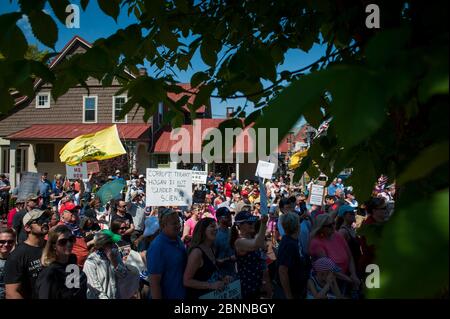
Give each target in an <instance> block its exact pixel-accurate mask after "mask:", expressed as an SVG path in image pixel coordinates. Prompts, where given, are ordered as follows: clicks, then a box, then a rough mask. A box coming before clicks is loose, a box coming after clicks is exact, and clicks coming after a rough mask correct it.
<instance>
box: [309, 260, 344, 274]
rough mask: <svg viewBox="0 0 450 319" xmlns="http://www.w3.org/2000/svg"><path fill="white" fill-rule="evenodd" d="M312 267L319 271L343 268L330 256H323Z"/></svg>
mask: <svg viewBox="0 0 450 319" xmlns="http://www.w3.org/2000/svg"><path fill="white" fill-rule="evenodd" d="M312 268H313V270H314V271H315V272H318V271H332V272H340V271H341V269H340V268H339V267H338V266H337V265H336V264H335V263H334V261H333V260H331V259H330V258H328V257H321V258H319V259H317V260H316V261H314V262H313V263H312Z"/></svg>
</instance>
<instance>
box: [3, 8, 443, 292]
mask: <svg viewBox="0 0 450 319" xmlns="http://www.w3.org/2000/svg"><path fill="white" fill-rule="evenodd" d="M47 2H48V3H50V6H51V8H52V10H53V11H54V13H55V15H56V17H57V18H58V19H59V20H61V19H63V18H64V13H63V12H62V10H61V8H62V5H61V4H60V1H46V0H36V1H25V0H20V1H18V3H19V4H20V12H14V13H7V14H3V15H0V29H1V30H2V32H1V33H0V54H2V55H3V56H4V58H3V59H0V100H1V101H2V104H1V107H2V109H1V110H0V112H1V113H6V112H8V110H9V109H10V108H11V107H12V106H13V99H12V96H11V94H10V92H11V90H18V91H19V92H20V93H21V94H26V95H32V94H34V93H33V87H32V83H33V82H32V79H33V77H36V76H38V77H41V78H43V79H44V81H45V82H47V83H50V84H52V86H53V88H52V94H53V97H54V98H55V99H57V98H58V97H60V96H61V95H63V94H64V93H65V92H67V90H68V89H69V88H70V87H72V86H74V85H77V84H81V85H84V86H85V87H87V86H86V84H85V83H86V81H87V79H88V78H89V77H93V78H97V79H99V80H100V81H102V83H103V85H108V84H110V83H111V81H112V79H113V78H117V79H118V80H119V81H120V82H121V84H122V85H123V89H122V90H121V92H122V93H123V92H127V94H128V97H129V98H128V102H127V104H126V105H125V106H124V111H123V114H122V115H125V113H126V112H129V111H130V110H131V109H132V108H133V106H134V105H136V104H137V105H138V106H139V107H142V108H144V109H145V116H144V120H148V119H149V118H150V116H151V115H152V114H153V113H155V112H156V111H157V105H158V102H159V101H163V102H165V103H166V104H167V105H168V106H169V108H170V110H169V112H167V113H166V114H165V117H164V121H165V122H166V123H171V124H172V126H174V127H175V126H180V125H181V124H182V115H183V112H182V106H183V105H182V104H183V103H186V102H187V98H183V99H180V100H178V101H173V100H171V99H170V98H168V97H167V93H168V92H173V93H177V94H179V93H180V88H179V87H177V86H176V84H177V81H176V68H178V69H180V70H186V69H189V68H190V67H191V59H192V57H193V55H194V54H195V53H196V52H198V51H199V52H200V55H201V57H202V60H203V61H204V62H205V65H206V67H205V68H203V69H201V70H195V71H196V72H195V73H194V74H193V76H192V77H191V81H190V82H191V84H192V86H193V87H195V88H196V91H195V92H184V93H186V94H187V95H195V98H194V102H193V105H190V106H189V109H190V110H191V114H192V118H194V116H195V111H196V109H198V107H199V106H200V105H202V104H203V103H205V101H207V100H208V99H209V98H210V97H211V96H212V97H219V98H221V99H224V100H226V99H231V98H239V97H244V98H246V99H247V100H248V102H249V103H253V104H254V105H256V106H258V107H257V109H256V110H255V111H254V112H253V113H251V114H249V115H247V117H246V118H245V119H244V121H243V124H245V125H250V124H252V123H253V122H256V127H266V128H269V127H277V128H279V133H278V136H279V139H280V140H281V139H282V138H283V137H284V136H285V135H286V133H287V132H288V131H289V130H290V128H291V127H292V126H293V125H294V123H296V122H297V120H298V119H299V118H300V117H301V116H304V117H305V118H306V120H307V121H308V122H309V123H310V124H312V125H313V126H314V127H318V126H319V125H320V124H321V123H322V122H323V121H325V120H327V121H330V120H331V121H330V128H329V129H328V131H327V134H326V135H324V136H322V137H320V138H317V139H315V141H314V143H313V145H312V147H311V149H310V150H309V152H308V159H307V160H305V161H304V165H302V167H301V168H299V170H298V173H301V172H303V171H306V172H307V173H308V174H309V175H310V176H312V177H314V176H317V175H318V173H319V171H318V170H317V168H316V166H315V165H314V163H315V164H316V165H317V166H318V167H319V169H320V171H322V172H324V173H325V174H327V175H328V176H330V177H331V176H334V175H336V174H338V173H339V171H340V170H341V169H343V168H345V167H353V168H354V173H353V175H352V177H351V181H350V182H351V184H353V186H354V187H355V191H356V195H357V197H358V200H359V201H363V200H365V199H367V198H368V197H369V195H370V191H371V188H372V186H373V183H374V182H375V178H376V176H379V175H380V174H387V175H388V176H390V177H391V178H392V179H398V182H399V185H401V189H400V194H401V196H400V200H399V201H398V203H396V205H397V207H396V213H395V216H394V218H393V219H392V221H391V222H389V224H388V225H386V229H383V231H382V233H383V236H382V237H381V238H380V242H379V251H380V253H379V254H378V260H377V262H379V263H380V265H381V266H382V267H381V271H382V276H383V282H382V287H383V288H382V289H380V290H379V291H377V292H374V293H373V294H372V296H374V297H401V296H414V297H429V296H434V295H435V293H436V292H438V291H440V290H441V288H442V287H443V286H448V283H446V280H447V281H448V270H447V271H444V270H443V266H445V265H447V266H448V260H447V261H446V262H447V263H446V264H445V261H444V262H443V263H440V261H441V260H442V257H441V256H446V255H447V254H448V200H447V201H445V200H444V195H445V191H443V190H447V194H448V177H447V176H448V138H447V133H448V123H447V117H448V83H449V80H448V58H447V57H448V51H449V49H448V43H449V34H448V31H447V28H445V26H444V25H443V23H444V22H445V21H448V10H446V9H445V6H446V3H441V2H437V1H433V2H426V3H425V2H419V1H405V0H389V1H387V0H386V1H379V6H380V10H381V13H382V14H381V26H382V28H381V29H379V30H377V29H368V28H366V26H365V19H366V12H365V5H366V2H365V1H327V2H325V1H302V0H283V1H271V0H260V1H231V2H230V1H221V0H220V1H189V0H175V1H172V0H108V1H106V0H97V2H98V4H99V7H100V8H101V10H102V11H103V12H104V13H105V14H107V15H108V16H111V17H112V18H113V19H115V20H117V17H118V15H119V13H120V10H127V12H128V14H129V15H131V14H134V15H135V16H136V18H137V19H138V22H137V23H136V24H132V25H130V26H127V27H125V28H123V29H120V30H118V31H117V32H116V33H115V34H113V35H111V36H110V37H108V38H102V39H98V40H97V41H96V42H95V43H94V46H93V48H92V49H90V50H88V52H87V53H86V54H84V55H74V56H72V57H71V58H70V59H68V60H67V61H64V62H63V63H61V64H60V65H58V66H57V67H55V68H53V69H51V70H50V69H49V67H48V65H47V64H46V61H45V59H44V61H30V60H31V59H30V58H29V57H25V54H26V52H27V42H26V39H25V37H24V36H23V34H22V31H21V30H20V29H19V28H18V27H17V25H16V23H17V21H18V19H20V18H21V17H22V14H25V15H27V16H28V17H29V18H30V22H31V25H32V29H33V32H34V34H35V35H36V37H37V38H38V40H39V41H41V42H42V43H43V44H45V45H47V46H48V47H50V48H52V47H53V46H54V44H55V42H56V40H57V33H55V25H54V22H53V21H51V20H52V18H51V17H50V16H48V15H46V14H44V13H43V12H42V9H43V8H44V6H45V4H46V3H47ZM62 2H63V1H61V3H62ZM88 4H89V1H88V0H83V1H81V6H82V9H83V10H87V9H89V7H88ZM44 31H45V32H44ZM314 44H320V45H323V46H324V47H325V48H326V50H325V54H324V56H323V57H321V58H320V59H319V60H318V61H315V62H314V63H312V64H310V65H308V66H302V65H300V63H301V61H299V66H298V70H289V71H287V70H283V71H281V72H279V73H278V72H277V70H278V69H279V66H280V65H281V64H282V63H283V62H284V59H285V56H286V52H287V51H288V50H289V49H298V50H302V51H305V52H308V51H309V50H310V49H311V48H312V46H313V45H314ZM144 62H148V63H150V65H151V66H152V67H153V68H155V69H157V70H158V71H157V72H156V73H155V74H152V75H151V76H143V77H137V78H136V79H129V78H124V77H123V76H122V75H123V72H124V70H129V71H131V72H133V73H137V68H136V65H139V64H143V63H144ZM264 81H269V82H270V83H271V84H270V85H266V86H263V83H267V82H264ZM243 114H245V113H244V112H238V113H237V114H236V119H235V120H233V121H231V122H229V123H228V124H229V125H234V126H237V124H238V121H236V120H237V119H240V117H241V116H244V115H243ZM245 115H246V114H245ZM239 123H240V124H239V125H241V124H242V122H239ZM302 164H303V163H302ZM296 176H297V177H298V175H296ZM421 199H423V200H424V201H426V202H423V201H421ZM430 199H431V201H430ZM426 203H428V206H427V205H426ZM424 210H426V211H427V215H426V218H424V217H423V214H419V212H422V213H423V212H424ZM437 220H439V221H440V223H437V222H436V221H437ZM419 226H420V227H419ZM443 226H446V227H443ZM444 228H445V229H444ZM399 259H402V260H403V262H404V263H405V267H398V264H395V263H396V262H398V260H399ZM434 261H439V265H437V262H434ZM431 262H433V267H436V271H429V272H426V271H424V269H425V266H427V265H429V263H431ZM441 265H443V266H442V267H441ZM425 273H426V275H425V277H424V274H425ZM407 278H415V279H417V280H409V281H407ZM419 278H425V280H426V284H424V283H423V282H422V280H419Z"/></svg>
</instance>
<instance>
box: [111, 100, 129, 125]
mask: <svg viewBox="0 0 450 319" xmlns="http://www.w3.org/2000/svg"><path fill="white" fill-rule="evenodd" d="M117 97H123V98H125V103H127V101H128V97H127V96H126V95H114V96H113V97H112V122H113V123H118V124H120V123H122V124H124V123H128V114H127V115H125V117H124V118H123V120H122V121H116V116H115V114H116V98H117Z"/></svg>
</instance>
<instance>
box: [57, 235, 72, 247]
mask: <svg viewBox="0 0 450 319" xmlns="http://www.w3.org/2000/svg"><path fill="white" fill-rule="evenodd" d="M74 242H75V236H70V237H69V238H63V239H58V241H57V242H56V243H57V244H58V245H59V246H66V245H67V243H71V244H73V243H74Z"/></svg>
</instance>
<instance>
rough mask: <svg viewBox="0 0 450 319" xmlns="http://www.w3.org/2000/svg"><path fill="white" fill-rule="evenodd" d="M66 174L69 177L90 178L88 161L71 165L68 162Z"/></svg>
mask: <svg viewBox="0 0 450 319" xmlns="http://www.w3.org/2000/svg"><path fill="white" fill-rule="evenodd" d="M66 175H67V178H68V179H86V178H88V169H87V163H86V162H83V163H80V164H78V165H74V166H70V165H67V164H66Z"/></svg>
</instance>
